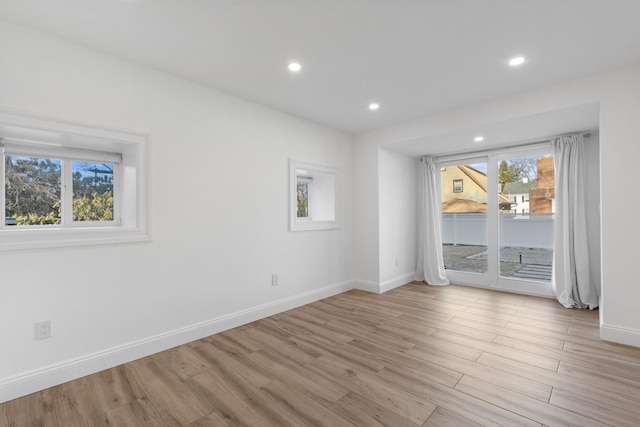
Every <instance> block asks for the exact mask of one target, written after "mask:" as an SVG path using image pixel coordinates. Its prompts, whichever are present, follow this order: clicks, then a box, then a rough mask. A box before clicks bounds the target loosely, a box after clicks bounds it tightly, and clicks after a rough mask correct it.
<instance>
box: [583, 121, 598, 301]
mask: <svg viewBox="0 0 640 427" xmlns="http://www.w3.org/2000/svg"><path fill="white" fill-rule="evenodd" d="M584 147H585V153H584V154H585V170H586V174H587V176H586V177H585V188H586V189H587V194H586V205H587V229H588V230H589V236H587V237H588V244H589V258H590V260H591V262H590V265H589V266H590V267H591V277H592V278H593V281H594V283H595V285H596V287H597V288H598V292H599V295H602V263H601V261H600V260H601V243H602V242H601V239H600V233H601V230H600V133H599V132H597V131H595V132H591V137H590V138H587V139H585V144H584Z"/></svg>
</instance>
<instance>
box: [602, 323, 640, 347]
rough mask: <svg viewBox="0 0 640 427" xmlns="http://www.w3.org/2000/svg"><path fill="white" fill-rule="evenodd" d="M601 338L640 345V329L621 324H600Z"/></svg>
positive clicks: (635, 345)
mask: <svg viewBox="0 0 640 427" xmlns="http://www.w3.org/2000/svg"><path fill="white" fill-rule="evenodd" d="M600 339H603V340H605V341H611V342H615V343H618V344H625V345H632V346H634V347H640V331H639V330H637V329H629V328H623V327H620V326H614V325H607V324H605V323H601V324H600Z"/></svg>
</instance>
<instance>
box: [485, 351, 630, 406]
mask: <svg viewBox="0 0 640 427" xmlns="http://www.w3.org/2000/svg"><path fill="white" fill-rule="evenodd" d="M478 363H480V364H486V365H488V366H493V367H495V368H496V369H500V370H504V371H505V372H510V373H513V374H515V375H520V376H522V377H525V378H529V379H531V380H534V381H540V382H542V383H544V384H548V385H550V386H552V387H554V388H562V389H563V390H567V391H571V392H572V393H576V394H579V395H581V396H585V397H590V396H592V395H593V393H594V392H596V391H597V393H598V396H599V397H600V399H601V400H602V401H603V402H609V404H610V405H611V406H612V407H618V406H620V407H622V408H626V409H629V410H631V411H633V410H634V409H633V408H637V407H638V401H640V400H639V399H638V396H637V395H636V394H634V393H625V392H624V391H621V388H620V387H622V386H621V385H620V384H616V383H615V382H614V383H613V384H614V385H612V384H611V383H606V382H604V381H598V380H595V381H594V380H592V379H591V378H588V377H585V376H583V375H574V374H563V373H559V372H551V371H548V370H546V369H542V368H538V367H535V366H532V365H528V364H526V363H522V362H517V361H515V360H511V359H507V358H504V357H501V356H496V355H492V354H489V353H487V354H483V355H482V356H480V358H479V359H478ZM561 366H562V364H561ZM559 369H560V368H559Z"/></svg>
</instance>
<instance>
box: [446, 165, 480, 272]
mask: <svg viewBox="0 0 640 427" xmlns="http://www.w3.org/2000/svg"><path fill="white" fill-rule="evenodd" d="M486 171H487V163H476V164H473V165H463V164H461V165H455V166H447V167H446V168H442V170H441V196H442V253H443V256H444V266H445V268H446V269H448V270H456V271H465V272H470V273H482V274H486V273H487V266H488V263H487V174H486ZM463 182H464V185H463Z"/></svg>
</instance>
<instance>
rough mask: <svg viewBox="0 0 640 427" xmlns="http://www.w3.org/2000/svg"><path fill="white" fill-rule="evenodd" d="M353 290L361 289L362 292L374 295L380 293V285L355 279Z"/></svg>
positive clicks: (352, 282)
mask: <svg viewBox="0 0 640 427" xmlns="http://www.w3.org/2000/svg"><path fill="white" fill-rule="evenodd" d="M351 284H352V289H360V290H361V291H366V292H371V293H374V294H379V293H380V284H379V283H378V282H372V281H370V280H363V279H353V280H352V281H351Z"/></svg>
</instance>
